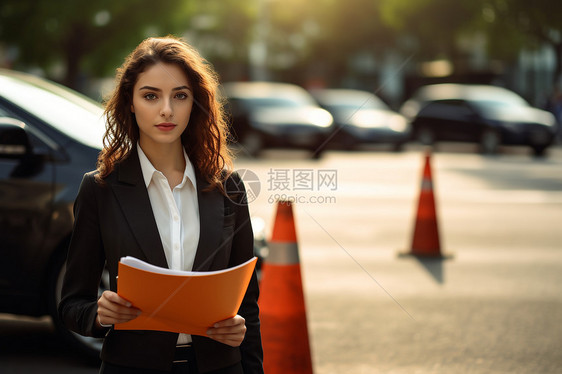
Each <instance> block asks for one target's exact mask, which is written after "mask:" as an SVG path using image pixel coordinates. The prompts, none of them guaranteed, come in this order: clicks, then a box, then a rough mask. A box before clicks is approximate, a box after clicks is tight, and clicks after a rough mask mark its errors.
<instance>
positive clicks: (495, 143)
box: [480, 129, 501, 155]
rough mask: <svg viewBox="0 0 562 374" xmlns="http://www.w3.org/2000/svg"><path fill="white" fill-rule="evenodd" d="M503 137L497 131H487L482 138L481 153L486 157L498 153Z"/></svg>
mask: <svg viewBox="0 0 562 374" xmlns="http://www.w3.org/2000/svg"><path fill="white" fill-rule="evenodd" d="M500 144H501V136H500V133H499V132H498V131H497V130H494V129H485V130H484V131H483V132H482V135H481V136H480V152H481V153H483V154H486V155H493V154H496V153H498V150H499V147H500Z"/></svg>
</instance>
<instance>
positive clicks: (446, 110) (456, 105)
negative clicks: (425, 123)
mask: <svg viewBox="0 0 562 374" xmlns="http://www.w3.org/2000/svg"><path fill="white" fill-rule="evenodd" d="M473 114H474V111H473V110H472V109H471V108H470V107H469V106H468V104H467V103H466V102H465V101H463V100H438V101H434V102H431V103H429V104H427V105H426V106H425V107H424V108H422V110H421V111H420V113H419V114H418V116H419V117H432V118H442V119H462V118H468V117H470V116H472V115H473Z"/></svg>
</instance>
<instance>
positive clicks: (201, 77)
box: [97, 36, 232, 193]
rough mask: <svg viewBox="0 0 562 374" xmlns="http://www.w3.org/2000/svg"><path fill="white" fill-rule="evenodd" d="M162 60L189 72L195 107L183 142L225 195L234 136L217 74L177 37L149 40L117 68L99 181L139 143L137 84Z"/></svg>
mask: <svg viewBox="0 0 562 374" xmlns="http://www.w3.org/2000/svg"><path fill="white" fill-rule="evenodd" d="M158 62H163V63H173V64H177V65H178V66H179V67H180V68H181V69H182V70H183V71H184V73H185V74H186V76H187V78H188V80H189V83H190V86H191V88H192V90H193V96H194V105H193V109H192V111H191V117H190V119H189V126H188V127H187V128H186V130H185V131H184V132H183V134H182V135H181V141H182V144H183V146H184V148H185V150H186V153H187V155H188V157H189V159H190V161H191V162H192V163H193V165H194V166H195V168H196V169H197V170H198V171H199V173H200V174H201V175H202V176H203V178H205V179H206V180H207V182H209V183H210V188H211V189H212V188H218V189H219V190H221V192H223V193H224V187H223V186H224V180H225V179H226V178H227V176H228V175H229V173H230V171H231V170H232V154H231V153H230V150H229V149H228V146H227V143H228V141H227V138H228V136H230V135H229V133H228V125H227V122H226V119H225V114H224V110H223V108H224V105H223V103H222V98H220V97H219V94H218V84H219V83H218V76H217V74H216V73H215V71H214V70H213V68H212V67H211V66H210V64H209V63H208V62H207V61H206V60H205V59H203V58H202V57H201V55H200V54H199V53H198V52H197V51H196V50H195V49H194V48H193V47H191V46H190V45H189V44H187V43H186V42H184V41H183V40H182V39H180V38H176V37H174V36H167V37H164V38H148V39H146V40H144V41H143V42H141V43H140V44H139V45H138V46H137V48H135V50H134V51H133V52H132V53H131V54H130V55H129V56H128V57H127V58H126V60H125V62H124V63H123V65H122V66H121V67H120V68H118V69H117V75H116V87H115V89H114V91H113V92H112V94H111V95H110V97H109V99H108V100H107V101H106V104H105V116H106V118H107V130H106V133H105V136H104V139H103V150H102V151H101V152H100V154H99V156H98V162H97V170H98V174H97V179H98V181H101V182H102V183H103V179H104V178H105V177H107V176H108V175H109V174H110V173H111V172H112V171H113V170H114V168H115V164H117V163H118V162H120V161H122V160H124V159H125V158H127V157H128V156H129V154H130V153H131V150H132V149H133V147H135V146H136V144H137V142H138V140H139V127H138V125H137V122H136V119H135V116H134V114H133V113H132V112H131V104H132V102H133V87H134V85H135V83H136V82H137V79H138V76H139V74H140V73H142V72H144V71H146V70H147V69H148V68H149V67H151V66H153V65H154V64H156V63H158ZM225 171H226V172H225Z"/></svg>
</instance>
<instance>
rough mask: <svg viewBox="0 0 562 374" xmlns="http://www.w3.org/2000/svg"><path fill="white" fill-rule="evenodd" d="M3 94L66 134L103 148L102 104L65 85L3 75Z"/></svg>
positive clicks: (103, 122) (1, 86) (1, 79)
mask: <svg viewBox="0 0 562 374" xmlns="http://www.w3.org/2000/svg"><path fill="white" fill-rule="evenodd" d="M0 95H1V96H3V97H4V98H6V100H8V101H10V102H12V103H14V104H15V105H17V106H19V107H21V108H23V109H24V110H26V111H27V112H29V113H31V114H33V115H34V116H36V117H38V118H40V119H41V120H43V121H45V122H46V123H49V124H50V125H52V126H53V127H55V128H56V129H58V130H59V131H61V132H62V133H64V134H66V135H68V136H70V137H72V138H74V139H76V140H78V141H79V142H81V143H83V144H86V145H88V146H91V147H94V148H101V146H102V138H103V134H104V132H105V121H104V119H103V109H102V107H101V105H100V104H97V103H96V102H94V101H92V100H89V99H87V98H85V97H82V96H81V95H78V94H76V93H74V92H72V91H70V90H68V89H65V88H63V87H61V86H57V85H54V84H49V83H45V82H42V83H40V84H39V83H37V84H34V83H33V82H27V81H23V80H19V79H16V78H13V77H8V76H0Z"/></svg>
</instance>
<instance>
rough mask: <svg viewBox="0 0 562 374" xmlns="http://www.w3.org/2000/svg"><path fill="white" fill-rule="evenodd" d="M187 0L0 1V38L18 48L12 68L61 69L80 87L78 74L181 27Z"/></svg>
mask: <svg viewBox="0 0 562 374" xmlns="http://www.w3.org/2000/svg"><path fill="white" fill-rule="evenodd" d="M189 4H190V2H185V1H182V0H161V1H151V0H119V1H114V0H96V1H75V0H57V1H54V0H2V2H1V3H0V18H1V19H2V22H1V24H0V41H2V42H3V43H4V44H5V45H7V46H9V47H15V48H16V50H17V54H18V56H17V60H16V61H15V68H22V69H25V68H29V67H34V66H35V67H40V68H42V69H43V70H45V72H46V73H47V75H51V72H52V69H53V67H54V66H56V65H57V64H58V65H59V66H60V64H62V66H63V67H64V72H65V73H64V78H63V80H62V83H64V84H65V85H67V86H69V87H73V88H78V89H79V88H80V87H79V78H80V75H81V74H82V73H86V74H88V75H94V76H95V75H98V76H99V75H103V74H104V73H107V72H108V71H109V70H110V69H111V70H112V69H114V68H115V66H118V65H119V64H120V62H121V61H122V59H123V57H124V56H125V55H126V54H127V53H128V52H130V50H131V49H132V48H134V46H135V45H136V44H138V42H139V41H140V40H141V39H142V38H144V37H147V36H149V35H152V34H159V35H161V34H168V33H174V32H178V31H180V30H181V29H182V28H181V27H182V26H185V24H186V23H187V22H188V17H189V15H190V5H189Z"/></svg>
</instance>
